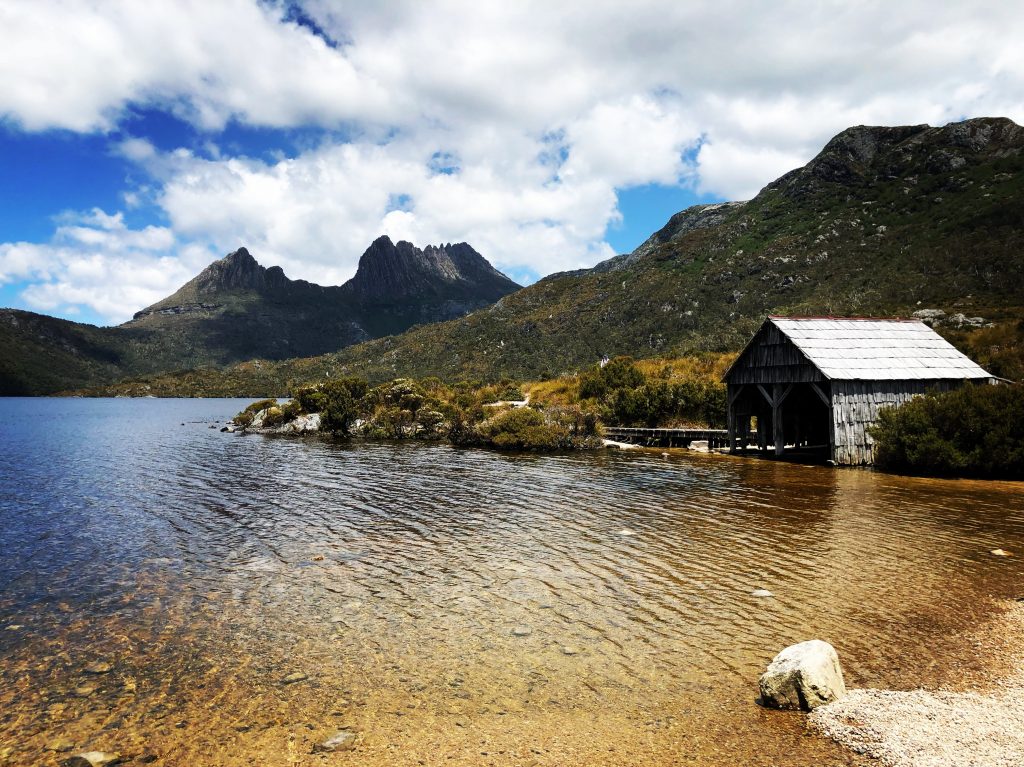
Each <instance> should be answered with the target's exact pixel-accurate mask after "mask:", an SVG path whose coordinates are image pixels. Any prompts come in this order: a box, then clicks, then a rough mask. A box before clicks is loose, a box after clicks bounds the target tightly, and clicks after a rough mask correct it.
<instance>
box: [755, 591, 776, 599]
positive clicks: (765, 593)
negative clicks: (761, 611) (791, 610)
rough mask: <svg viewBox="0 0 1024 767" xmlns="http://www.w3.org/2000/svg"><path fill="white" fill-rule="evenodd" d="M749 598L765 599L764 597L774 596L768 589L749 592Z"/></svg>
mask: <svg viewBox="0 0 1024 767" xmlns="http://www.w3.org/2000/svg"><path fill="white" fill-rule="evenodd" d="M750 596H752V597H762V598H766V597H773V596H775V595H774V594H773V593H772V592H770V591H769V590H768V589H754V590H753V591H751V592H750Z"/></svg>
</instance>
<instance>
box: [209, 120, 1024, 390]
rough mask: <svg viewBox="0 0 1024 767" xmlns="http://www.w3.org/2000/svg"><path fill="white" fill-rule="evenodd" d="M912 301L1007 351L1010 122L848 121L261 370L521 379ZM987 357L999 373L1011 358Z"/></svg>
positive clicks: (1010, 323) (1015, 194) (297, 374)
mask: <svg viewBox="0 0 1024 767" xmlns="http://www.w3.org/2000/svg"><path fill="white" fill-rule="evenodd" d="M921 309H938V310H943V311H945V312H946V313H947V314H948V315H949V316H955V315H956V314H967V315H980V316H981V317H983V318H984V319H985V320H986V321H991V322H995V323H997V324H998V323H1000V322H1002V323H1004V324H1003V325H1002V327H1001V329H1000V328H997V330H1000V332H999V333H995V331H987V330H986V331H978V332H979V333H985V332H992V333H995V335H996V336H998V339H999V340H998V344H997V345H1001V348H1003V351H1005V349H1006V348H1014V349H1016V350H1017V351H1016V352H1014V354H1018V355H1019V349H1020V348H1021V343H1020V338H1021V335H1022V329H1024V325H1018V324H1017V323H1019V322H1020V321H1021V319H1024V129H1022V128H1021V127H1020V126H1018V125H1016V124H1015V123H1013V122H1012V121H1010V120H1007V119H1001V118H982V119H975V120H968V121H966V122H962V123H955V124H951V125H947V126H945V127H941V128H932V127H929V126H926V125H919V126H908V127H899V128H884V127H865V126H859V127H855V128H850V129H848V130H846V131H843V132H842V133H840V134H839V135H838V136H836V137H835V138H834V139H832V140H831V141H830V142H829V143H828V145H827V146H825V148H824V149H823V150H822V151H821V153H820V154H819V155H818V156H817V157H815V158H814V159H813V160H812V161H811V162H810V163H808V164H807V165H806V166H804V167H803V168H799V169H797V170H794V171H792V172H790V173H788V174H786V175H785V176H783V177H782V178H780V179H778V180H777V181H775V182H773V183H771V184H769V185H768V186H767V187H766V188H765V189H764V190H762V191H761V193H760V194H758V195H757V197H755V198H754V199H753V200H751V201H749V202H746V203H731V204H724V205H715V206H696V207H694V208H690V209H689V210H687V211H683V212H682V213H680V214H677V215H676V216H673V218H672V220H671V221H670V222H669V223H668V224H667V225H666V227H665V228H664V229H662V230H661V231H659V232H658V233H656V234H655V235H653V236H652V237H651V239H649V240H648V241H647V242H646V243H644V244H643V245H641V246H640V248H638V249H637V250H636V251H635V252H634V253H633V254H630V255H628V256H618V257H616V258H613V259H611V260H609V261H606V262H604V263H603V264H600V265H598V266H597V267H595V268H594V269H590V270H583V271H579V272H573V273H566V274H560V275H553V276H551V277H548V278H547V279H544V280H541V281H540V282H538V283H537V284H535V285H532V286H530V287H528V288H525V289H523V290H520V291H518V292H516V293H514V294H511V295H508V296H506V297H504V298H503V299H501V300H500V301H498V302H497V303H496V304H494V305H493V306H491V307H489V308H487V309H485V310H481V311H477V312H474V313H473V314H471V315H469V316H467V317H464V318H462V319H459V320H455V321H453V322H447V323H442V324H437V325H431V326H426V327H419V328H415V329H413V330H411V331H409V332H407V333H404V334H402V335H400V336H395V337H388V338H382V339H378V340H375V341H370V342H368V343H364V344H359V345H357V346H353V347H349V348H347V349H345V350H343V351H341V352H339V353H337V354H331V355H327V356H324V357H319V358H314V359H308V360H299V361H291V362H285V363H280V364H277V365H275V366H273V367H272V368H269V369H268V368H264V369H263V371H262V373H261V376H262V380H265V381H274V382H277V383H278V384H279V385H285V383H286V382H287V381H302V380H310V379H313V378H316V377H322V376H324V375H327V374H337V373H340V372H349V373H358V374H361V375H365V376H368V377H369V378H371V379H385V378H391V377H394V376H398V375H415V376H426V375H437V376H440V377H442V378H447V379H458V378H483V379H497V378H501V377H512V378H537V377H543V376H545V375H554V374H557V373H559V372H562V371H565V370H571V369H574V368H579V367H582V366H585V365H589V364H593V363H594V362H595V361H597V360H599V359H601V358H602V357H604V356H613V355H616V354H631V355H634V356H638V357H645V356H656V355H668V354H680V353H686V352H690V351H697V350H715V351H719V350H736V349H739V348H740V347H741V346H742V345H743V344H744V343H745V342H746V340H747V339H748V338H749V336H750V334H751V333H752V332H753V331H754V329H755V328H756V326H757V325H758V324H759V323H760V321H761V320H762V319H763V318H764V316H765V315H766V314H770V313H780V314H790V313H791V314H830V315H883V316H888V315H903V316H909V315H910V314H911V313H913V312H914V311H918V310H921ZM952 330H953V327H952V326H947V327H945V328H944V332H949V333H951V332H952ZM953 334H954V335H955V333H953ZM993 343H995V342H993ZM997 351H998V349H997ZM976 356H977V355H976ZM983 362H984V363H985V364H993V363H991V362H990V361H989V360H983ZM999 364H1002V365H1003V366H1004V368H1003V369H999V365H994V367H993V370H994V372H997V373H999V374H1003V375H1011V374H1012V371H1013V370H1015V369H1017V368H1015V367H1014V366H1015V365H1019V364H1020V363H1019V361H1015V359H1011V360H1007V361H1004V362H1003V363H999ZM245 375H246V374H245V372H244V371H242V370H241V369H239V370H236V371H234V372H233V373H232V374H231V376H234V378H232V380H234V381H236V383H240V382H243V381H245V380H246V378H245ZM219 380H221V381H223V380H226V379H224V378H221V379H219Z"/></svg>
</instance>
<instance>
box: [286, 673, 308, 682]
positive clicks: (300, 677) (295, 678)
mask: <svg viewBox="0 0 1024 767" xmlns="http://www.w3.org/2000/svg"><path fill="white" fill-rule="evenodd" d="M307 679H309V675H308V674H304V673H303V672H301V671H296V672H294V673H291V674H289V675H288V676H286V677H285V678H284V679H282V680H281V684H295V683H296V682H305V681H306V680H307Z"/></svg>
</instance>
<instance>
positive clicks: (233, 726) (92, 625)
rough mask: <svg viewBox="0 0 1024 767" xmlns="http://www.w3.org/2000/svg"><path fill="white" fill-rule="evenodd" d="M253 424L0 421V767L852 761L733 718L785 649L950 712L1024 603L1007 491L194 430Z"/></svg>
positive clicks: (174, 409)
mask: <svg viewBox="0 0 1024 767" xmlns="http://www.w3.org/2000/svg"><path fill="white" fill-rule="evenodd" d="M245 404H246V401H242V400H46V399H36V400H18V399H11V400H0V444H2V452H0V530H2V532H0V535H2V539H0V544H2V545H0V661H2V671H0V763H3V760H4V759H6V763H8V764H26V765H29V764H32V765H35V764H55V763H57V762H58V761H59V759H60V758H63V755H61V754H59V753H57V752H53V751H47V750H46V747H47V746H50V745H63V746H71V745H73V746H74V748H75V749H77V750H86V749H100V750H114V751H121V752H122V753H124V754H127V755H128V756H129V757H132V758H133V759H134V760H135V761H137V762H138V763H143V762H144V761H145V760H148V759H149V758H150V757H155V758H156V759H157V760H158V762H157V763H160V764H215V765H220V764H223V765H234V764H254V763H255V764H262V765H278V764H281V765H284V764H323V763H330V764H419V763H422V764H442V763H443V764H531V763H532V764H545V765H547V764H551V765H566V764H681V763H682V764H685V763H695V764H747V763H757V764H779V765H817V764H847V763H850V764H853V763H857V762H856V761H855V759H856V758H855V757H854V756H852V755H850V754H846V753H844V752H843V751H841V750H840V749H838V748H837V747H835V746H833V745H831V744H829V743H827V742H824V741H822V740H821V739H819V738H817V737H811V736H808V735H806V734H805V733H804V730H803V723H802V721H803V720H802V718H801V717H800V715H796V714H787V713H779V712H770V711H765V710H763V709H760V708H759V707H758V706H756V705H755V703H754V699H755V697H756V680H757V676H758V674H759V673H760V671H761V670H763V667H764V665H765V664H766V663H767V661H768V660H770V659H771V657H772V656H773V655H774V654H775V653H776V652H777V651H778V650H780V649H781V648H782V647H784V646H786V645H787V644H790V643H792V642H795V641H800V640H803V639H808V638H815V637H816V638H821V639H825V640H828V641H830V642H832V643H833V644H834V645H835V646H836V647H837V649H838V650H839V653H840V657H841V658H842V661H843V664H844V668H845V669H846V673H847V681H848V683H850V684H853V685H856V686H886V687H907V686H916V685H919V684H941V683H943V681H944V680H945V668H946V666H947V659H948V658H949V657H951V656H953V655H955V656H957V657H959V658H963V657H965V650H964V648H963V647H962V646H960V645H958V643H957V635H958V634H959V633H961V632H964V631H966V630H969V629H971V628H972V627H973V626H976V625H977V624H978V623H979V622H980V621H983V620H984V619H986V618H987V617H989V616H991V615H992V614H993V611H994V607H993V600H994V599H1002V598H1006V597H1018V596H1021V595H1024V579H1022V576H1024V567H1022V564H1024V487H1022V486H1021V485H1020V484H1011V483H988V484H986V483H977V482H954V481H937V480H922V479H906V478H899V477H893V476H887V475H884V474H876V473H872V472H866V471H856V470H845V471H844V470H832V469H827V468H823V467H807V466H796V465H788V464H781V463H773V462H767V461H759V460H756V459H738V458H730V457H723V456H704V455H691V454H688V453H684V452H680V453H676V452H673V454H672V455H671V456H669V457H668V458H665V457H663V456H662V455H660V453H659V452H657V451H655V452H642V453H636V452H624V453H619V452H607V453H600V454H571V455H557V456H530V455H506V454H500V453H494V452H487V451H481V450H460V449H454V448H451V447H447V446H440V445H426V444H390V443H372V442H355V443H352V444H331V443H328V442H323V441H318V440H315V439H272V438H265V437H258V436H239V435H230V434H224V433H221V432H220V431H219V430H217V429H216V428H213V429H211V428H210V426H211V424H213V422H215V421H223V420H225V419H227V418H229V417H230V416H231V415H233V414H234V413H235V412H237V411H238V410H240V409H241V408H242V407H243V406H244V405H245ZM218 425H219V424H218ZM994 548H1003V549H1008V550H1010V551H1015V552H1019V553H1020V554H1021V555H1022V556H1018V557H1008V558H998V557H993V556H991V555H990V554H989V550H990V549H994ZM755 589H768V590H770V591H771V592H772V593H773V594H774V596H773V597H771V598H758V597H755V596H753V595H752V594H751V592H752V591H754V590H755ZM98 661H102V662H105V663H109V664H110V666H111V669H110V670H109V671H105V672H104V673H99V674H94V673H89V672H88V670H87V667H88V666H89V665H90V664H91V663H94V662H98ZM964 662H968V663H969V662H970V661H969V653H967V660H966V661H964ZM293 673H298V674H304V675H305V677H306V678H305V679H302V680H301V681H298V682H294V683H288V684H286V683H284V682H283V680H284V678H285V677H287V676H288V675H289V674H293ZM340 727H349V728H351V729H352V730H353V731H354V732H356V733H357V739H356V747H355V749H353V750H351V751H347V752H341V753H334V754H331V755H322V754H315V755H314V754H311V750H312V746H313V744H315V743H316V742H318V741H320V740H323V739H324V738H325V737H326V736H328V735H331V734H333V733H334V732H335V731H337V730H338V729H339V728H340ZM59 740H63V741H65V743H64V744H58V743H55V741H59Z"/></svg>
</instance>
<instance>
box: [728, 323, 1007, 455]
mask: <svg viewBox="0 0 1024 767" xmlns="http://www.w3.org/2000/svg"><path fill="white" fill-rule="evenodd" d="M724 380H725V383H726V384H727V388H728V403H729V411H728V412H729V416H728V417H729V420H728V424H729V447H730V451H731V452H736V451H737V450H740V451H745V450H746V448H747V446H748V445H750V444H754V445H756V446H757V447H758V448H759V449H760V450H761V451H762V452H767V451H768V450H769V446H772V447H773V448H774V453H775V455H780V456H781V455H783V454H784V453H785V452H786V451H787V450H792V451H799V452H801V453H814V454H818V455H820V456H821V457H824V458H826V459H827V460H831V461H834V462H835V463H836V464H845V465H862V464H870V463H871V462H872V454H871V450H872V439H871V435H870V434H868V427H869V426H871V425H872V424H873V423H875V421H876V420H877V419H878V411H879V410H881V409H883V408H886V407H893V406H896V405H900V404H902V403H904V402H906V401H908V400H909V399H911V398H913V397H915V396H917V395H920V394H923V393H925V392H926V391H929V390H933V389H939V390H948V389H953V388H956V387H958V386H962V385H963V384H964V383H966V382H973V383H995V382H996V379H995V378H994V377H993V376H992V375H991V374H990V373H987V372H986V371H985V370H983V369H982V368H981V367H979V366H978V365H976V364H975V363H974V362H972V361H971V360H970V359H968V358H967V357H966V356H964V355H963V354H961V353H960V352H959V351H957V350H956V348H955V347H954V346H953V345H952V344H950V343H949V342H948V341H946V340H945V339H944V338H942V336H940V335H939V334H938V333H936V332H935V331H934V330H932V329H931V328H930V327H928V325H926V324H924V323H923V322H921V321H920V320H902V319H862V318H839V317H768V318H767V319H766V320H765V321H764V323H763V324H762V325H761V328H760V329H759V330H758V331H757V333H755V334H754V337H753V338H752V339H751V340H750V343H748V344H747V346H746V348H745V349H744V350H743V352H742V353H741V354H740V356H739V357H738V358H737V360H736V361H735V362H734V363H733V364H732V366H731V367H730V368H729V370H728V371H727V372H726V374H725V378H724ZM755 419H756V427H752V422H754V420H755Z"/></svg>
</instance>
